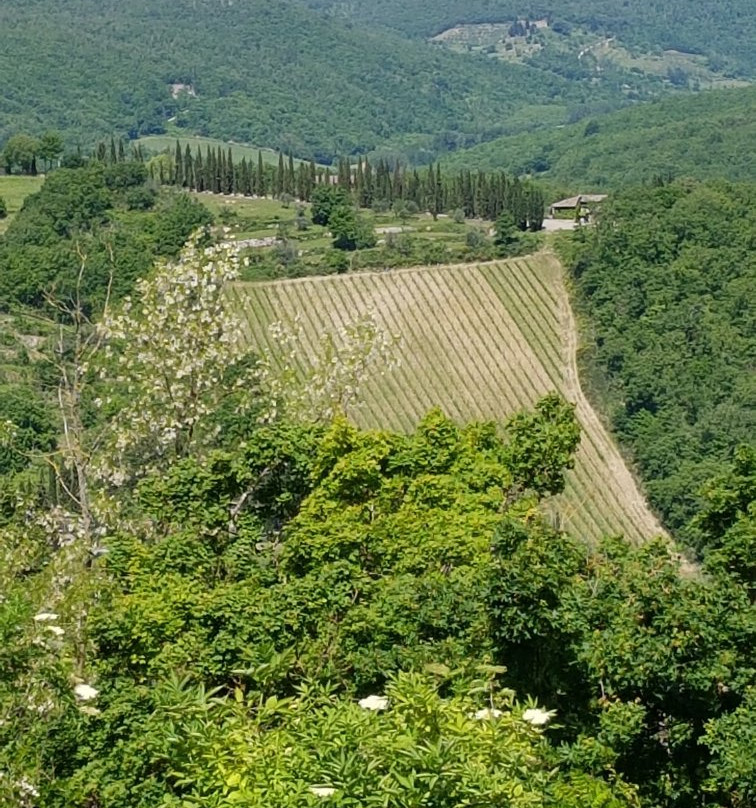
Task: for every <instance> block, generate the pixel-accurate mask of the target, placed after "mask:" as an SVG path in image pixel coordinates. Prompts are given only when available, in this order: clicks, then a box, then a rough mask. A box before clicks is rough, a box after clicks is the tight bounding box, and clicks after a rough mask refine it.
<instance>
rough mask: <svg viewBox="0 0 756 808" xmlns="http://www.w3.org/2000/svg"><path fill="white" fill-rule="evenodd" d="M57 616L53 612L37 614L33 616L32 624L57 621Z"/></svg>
mask: <svg viewBox="0 0 756 808" xmlns="http://www.w3.org/2000/svg"><path fill="white" fill-rule="evenodd" d="M57 619H58V615H57V614H55V613H54V612H40V613H39V614H35V615H34V622H35V623H49V622H51V621H52V620H57Z"/></svg>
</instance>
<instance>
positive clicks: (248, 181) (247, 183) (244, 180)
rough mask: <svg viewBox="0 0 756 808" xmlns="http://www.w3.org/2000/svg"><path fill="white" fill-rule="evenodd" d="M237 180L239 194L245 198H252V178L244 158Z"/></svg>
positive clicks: (237, 173)
mask: <svg viewBox="0 0 756 808" xmlns="http://www.w3.org/2000/svg"><path fill="white" fill-rule="evenodd" d="M236 178H237V192H238V193H240V194H244V196H252V177H251V176H250V170H249V166H248V165H247V160H246V158H245V157H242V161H241V164H240V166H239V170H238V171H237V172H236Z"/></svg>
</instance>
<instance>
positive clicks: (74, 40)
mask: <svg viewBox="0 0 756 808" xmlns="http://www.w3.org/2000/svg"><path fill="white" fill-rule="evenodd" d="M0 76H2V94H1V95H0V145H1V144H2V141H3V140H4V139H6V138H7V137H8V136H9V135H10V134H12V133H14V132H17V131H19V130H28V131H30V132H32V133H34V134H40V133H41V132H42V131H44V130H45V129H49V128H55V129H60V130H62V131H63V132H64V133H65V134H66V135H67V136H68V139H69V141H70V140H71V138H74V139H79V140H80V141H81V142H83V143H84V144H85V145H87V144H90V143H92V142H94V141H96V140H97V139H98V138H99V137H100V136H102V135H109V134H111V133H113V132H115V133H116V134H128V135H129V136H131V137H136V136H139V135H144V134H155V133H161V132H162V130H163V129H164V126H165V124H166V121H168V120H172V121H173V122H174V123H175V124H176V125H178V126H179V127H183V128H185V129H186V130H187V133H189V134H199V135H205V136H211V137H219V138H221V139H224V140H228V139H234V140H237V141H240V142H246V143H256V144H260V145H265V146H269V147H273V148H282V149H285V150H287V151H292V152H293V153H294V154H296V155H297V156H301V157H304V158H308V159H309V158H311V157H314V158H315V159H318V160H320V161H330V159H331V158H333V157H334V156H335V155H339V154H346V153H351V152H355V151H365V150H369V149H371V148H373V147H375V146H376V145H377V144H378V143H380V142H382V141H384V140H385V139H387V138H392V137H399V136H407V135H413V134H419V135H423V136H424V138H425V139H426V140H428V141H430V142H432V143H435V144H436V145H437V147H438V148H439V149H440V150H444V149H448V148H453V147H458V146H462V145H471V144H474V143H476V142H480V141H482V140H486V139H491V138H492V137H495V136H496V135H498V134H503V133H507V132H513V131H521V130H522V129H524V128H526V127H532V126H534V125H538V124H539V122H540V121H541V120H543V119H544V118H546V119H548V120H551V121H553V120H556V121H559V120H566V119H567V118H568V116H569V114H570V111H571V109H576V108H582V106H583V105H584V104H585V102H586V94H585V90H584V88H582V87H579V86H577V85H575V84H573V83H571V82H570V81H568V80H566V79H564V78H560V77H558V76H555V75H544V74H543V73H541V72H540V71H538V70H536V69H533V68H529V67H527V66H521V65H507V64H502V63H499V62H496V61H493V60H488V61H486V60H482V59H479V58H477V57H472V56H466V55H460V54H456V53H452V52H450V51H448V50H446V49H442V48H438V47H434V46H432V45H429V44H426V43H424V42H417V41H410V40H408V39H406V38H403V37H400V36H399V35H398V34H396V33H392V32H389V31H386V30H383V31H381V32H376V31H370V30H365V27H364V26H363V25H361V24H356V23H353V22H351V21H350V20H339V19H331V18H328V17H325V16H323V15H322V14H320V13H317V12H316V11H314V10H312V9H308V8H306V7H304V6H302V5H299V4H297V3H296V2H294V0H278V2H275V3H267V2H263V0H235V2H211V1H210V0H195V2H192V3H185V2H182V0H119V1H118V2H117V1H116V0H67V2H65V3H60V2H53V0H33V1H32V2H29V0H5V2H3V3H2V4H0ZM602 97H603V98H604V100H605V102H606V103H607V104H610V105H612V104H613V105H614V106H616V105H617V104H618V103H622V96H621V94H618V93H617V92H616V91H609V90H606V91H604V90H602V91H601V92H598V93H594V94H593V95H592V99H600V98H602Z"/></svg>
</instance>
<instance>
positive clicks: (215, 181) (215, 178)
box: [210, 149, 223, 194]
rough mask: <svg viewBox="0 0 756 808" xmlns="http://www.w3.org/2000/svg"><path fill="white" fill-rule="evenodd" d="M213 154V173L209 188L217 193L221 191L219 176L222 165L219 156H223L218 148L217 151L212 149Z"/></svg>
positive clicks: (220, 175)
mask: <svg viewBox="0 0 756 808" xmlns="http://www.w3.org/2000/svg"><path fill="white" fill-rule="evenodd" d="M212 155H213V175H212V178H211V180H212V184H211V186H210V187H211V189H212V192H213V193H214V194H219V193H220V192H221V177H222V174H221V172H222V170H223V166H222V165H221V158H222V157H223V153H222V152H221V150H220V149H218V150H217V151H216V150H215V149H213V150H212Z"/></svg>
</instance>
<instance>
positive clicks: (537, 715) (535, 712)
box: [522, 707, 556, 727]
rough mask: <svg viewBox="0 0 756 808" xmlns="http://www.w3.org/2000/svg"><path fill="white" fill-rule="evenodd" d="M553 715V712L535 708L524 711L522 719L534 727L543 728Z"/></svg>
mask: <svg viewBox="0 0 756 808" xmlns="http://www.w3.org/2000/svg"><path fill="white" fill-rule="evenodd" d="M555 715H556V712H555V711H554V710H539V709H538V708H537V707H535V708H533V707H531V708H530V709H529V710H525V712H524V713H523V714H522V719H523V721H527V722H528V723H529V724H532V725H533V726H534V727H543V726H546V724H548V723H549V721H551V719H552V718H553V717H554V716H555Z"/></svg>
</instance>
